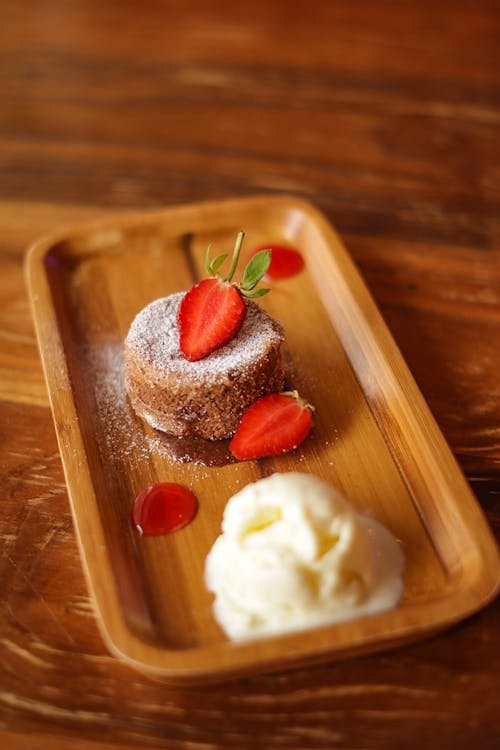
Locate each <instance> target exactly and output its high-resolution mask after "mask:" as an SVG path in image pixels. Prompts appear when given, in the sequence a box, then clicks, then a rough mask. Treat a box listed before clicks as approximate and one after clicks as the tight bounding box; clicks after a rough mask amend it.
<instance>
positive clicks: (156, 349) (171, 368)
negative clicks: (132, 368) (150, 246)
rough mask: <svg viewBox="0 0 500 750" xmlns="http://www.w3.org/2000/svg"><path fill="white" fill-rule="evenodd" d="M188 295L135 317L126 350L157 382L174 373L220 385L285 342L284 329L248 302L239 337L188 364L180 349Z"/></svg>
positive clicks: (157, 304) (173, 297) (176, 296)
mask: <svg viewBox="0 0 500 750" xmlns="http://www.w3.org/2000/svg"><path fill="white" fill-rule="evenodd" d="M184 294H185V292H177V293H176V294H171V295H169V296H168V297H162V298H160V299H157V300H154V302H151V303H150V304H149V305H147V306H146V307H145V308H143V309H142V310H141V311H140V312H139V313H138V315H137V316H136V317H135V319H134V321H133V322H132V325H131V326H130V330H129V333H128V335H127V338H126V342H125V344H126V347H127V348H128V349H129V351H131V352H132V353H133V356H134V358H135V359H136V360H139V361H142V362H143V363H144V365H145V366H146V367H147V369H148V370H149V371H150V373H151V376H152V377H153V378H155V379H156V378H158V379H162V378H163V377H166V376H167V375H168V374H171V373H172V372H175V373H178V374H179V376H180V377H184V378H186V377H187V378H189V380H190V381H191V382H192V381H193V380H199V381H200V382H204V383H212V382H215V381H217V380H218V379H219V378H220V377H221V376H225V375H226V374H227V373H228V372H239V371H242V370H244V369H245V368H247V367H248V366H249V365H250V364H251V363H252V362H254V361H255V360H256V359H258V358H260V357H261V356H263V354H265V352H266V351H267V350H268V348H269V346H270V345H273V344H277V343H281V342H282V341H283V339H284V336H283V331H282V329H281V326H280V325H279V324H278V323H276V321H274V320H273V319H272V318H271V317H270V316H269V315H268V314H267V313H266V312H265V311H264V310H262V308H260V307H259V306H258V305H256V304H255V302H251V301H247V302H246V304H247V314H246V316H245V320H244V321H243V325H242V327H241V329H240V331H239V332H238V333H237V335H236V336H235V337H234V338H233V339H232V340H231V341H229V342H228V343H227V344H225V346H223V347H221V348H220V349H217V350H216V351H214V352H212V354H209V355H208V356H207V357H204V358H203V359H200V360H198V361H196V362H190V361H189V360H187V359H186V358H185V357H184V356H183V354H182V352H181V350H180V347H179V330H178V326H177V311H178V309H179V305H180V303H181V300H182V298H183V296H184Z"/></svg>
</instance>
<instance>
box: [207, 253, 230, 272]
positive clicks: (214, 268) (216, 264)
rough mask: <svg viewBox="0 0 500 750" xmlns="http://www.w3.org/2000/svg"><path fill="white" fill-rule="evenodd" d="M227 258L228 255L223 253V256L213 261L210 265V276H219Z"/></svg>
mask: <svg viewBox="0 0 500 750" xmlns="http://www.w3.org/2000/svg"><path fill="white" fill-rule="evenodd" d="M226 258H227V253H223V254H222V255H218V256H217V257H216V258H214V259H213V261H212V262H211V263H210V271H209V275H210V276H217V271H218V270H219V268H220V267H221V266H222V264H223V263H224V261H225V260H226Z"/></svg>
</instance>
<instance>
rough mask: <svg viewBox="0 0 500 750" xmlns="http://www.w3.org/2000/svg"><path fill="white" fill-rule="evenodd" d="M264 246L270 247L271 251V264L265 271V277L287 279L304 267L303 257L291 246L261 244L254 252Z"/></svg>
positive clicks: (262, 248)
mask: <svg viewBox="0 0 500 750" xmlns="http://www.w3.org/2000/svg"><path fill="white" fill-rule="evenodd" d="M266 248H270V249H271V253H272V256H271V264H270V266H269V268H268V269H267V272H266V277H268V278H269V279H288V278H290V277H291V276H295V275H296V274H298V273H300V271H302V269H303V268H304V258H303V257H302V255H301V254H300V253H299V251H298V250H294V249H293V248H292V247H285V246H284V245H262V247H258V248H256V250H255V251H254V254H255V253H258V252H259V250H264V249H266Z"/></svg>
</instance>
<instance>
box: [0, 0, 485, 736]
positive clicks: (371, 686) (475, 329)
mask: <svg viewBox="0 0 500 750" xmlns="http://www.w3.org/2000/svg"><path fill="white" fill-rule="evenodd" d="M0 18H1V19H2V20H1V24H0V40H1V64H0V81H1V87H0V92H1V99H0V102H1V103H0V121H1V124H0V229H1V233H0V300H1V307H0V399H1V403H0V408H1V421H0V431H1V432H0V434H1V459H0V461H1V464H0V466H1V477H2V516H1V520H0V531H1V541H2V543H1V567H0V585H1V592H2V595H1V619H0V628H1V631H0V655H1V664H2V669H1V676H0V744H1V745H2V747H5V748H9V749H10V748H44V749H45V748H47V749H48V750H51V749H56V748H66V747H73V748H75V749H76V748H78V749H79V748H88V747H92V746H95V747H99V748H115V747H116V748H120V749H121V748H123V749H124V748H136V747H141V748H156V747H168V748H183V749H185V750H187V749H188V748H190V749H194V748H197V749H198V748H199V749H200V750H202V749H205V748H207V749H208V748H246V747H263V748H264V747H265V748H269V749H270V748H328V749H329V750H330V749H331V748H334V747H335V748H337V747H338V748H351V749H353V750H354V749H355V748H356V749H359V750H361V748H402V747H405V748H420V747H427V748H453V749H454V750H457V749H459V748H471V747H476V748H478V750H485V749H486V748H497V747H500V701H499V700H498V675H499V673H500V602H499V601H498V600H497V601H495V602H494V603H492V604H491V605H490V606H488V607H487V608H485V609H484V610H483V611H481V612H480V613H478V614H476V615H475V616H473V617H471V618H469V619H468V620H466V621H465V622H463V623H461V624H459V625H457V626H455V627H453V628H452V629H451V630H448V631H446V632H444V633H442V634H441V635H439V636H435V637H433V638H430V639H427V640H424V641H422V642H420V643H418V644H417V645H413V646H407V647H404V648H400V649H399V650H396V651H393V652H389V653H379V654H376V655H373V656H366V657H360V658H356V659H350V660H348V661H344V662H341V663H337V664H332V665H324V666H320V667H317V668H310V669H304V670H302V671H301V670H298V671H292V672H289V673H283V674H278V675H275V676H266V677H255V678H252V679H248V680H245V681H239V682H236V683H232V684H230V685H220V686H213V687H210V688H200V687H198V688H194V687H190V688H178V687H177V688H176V687H172V686H166V685H163V684H160V683H155V682H153V681H151V680H150V679H148V678H146V677H143V676H141V675H140V674H139V673H136V672H134V671H132V670H131V669H130V668H129V667H127V666H125V665H124V664H122V663H120V661H118V660H117V659H115V658H113V657H112V656H110V655H109V654H108V652H107V651H106V649H105V647H104V645H103V643H102V641H101V638H100V636H99V633H98V630H97V627H96V623H95V620H94V616H93V611H92V605H91V603H90V600H89V597H88V594H87V590H86V586H85V582H84V579H83V574H82V570H81V564H80V559H79V555H78V550H77V546H76V542H75V535H74V530H73V526H72V519H71V515H70V510H69V505H68V500H67V494H66V489H65V483H64V478H63V473H62V468H61V463H60V459H59V454H58V450H57V443H56V439H55V434H54V429H53V425H52V418H51V413H50V409H49V406H48V398H47V395H46V389H45V385H44V381H43V376H42V372H41V367H40V363H39V358H38V352H37V347H36V343H35V339H34V332H33V326H32V322H31V319H30V313H29V308H28V300H27V296H26V292H25V288H24V283H23V276H22V260H23V255H24V251H25V249H26V247H27V245H28V244H29V243H30V242H31V241H32V240H34V239H35V238H37V237H38V236H39V235H40V234H43V233H45V232H46V231H49V230H53V229H59V228H60V227H61V226H62V225H67V224H71V223H73V222H75V221H81V220H83V219H87V218H89V219H90V218H95V217H97V216H102V215H104V214H106V213H109V212H116V211H122V210H123V211H125V210H127V209H130V208H134V209H137V208H148V207H151V208H153V207H161V206H165V205H173V204H179V203H184V202H191V201H197V200H204V199H213V198H225V197H230V196H235V195H245V194H253V193H266V192H267V193H269V194H277V193H292V194H294V195H297V196H301V197H305V198H307V199H309V200H310V201H312V202H313V203H315V204H316V205H317V206H318V207H319V208H321V209H322V210H323V211H324V212H325V213H326V214H327V216H328V217H329V218H330V219H331V221H332V222H333V223H334V224H335V226H336V227H337V229H338V230H339V232H340V233H341V235H342V237H343V239H344V241H345V243H346V245H347V247H348V248H349V250H350V252H351V254H352V256H353V257H354V259H355V261H356V262H357V264H358V266H359V268H360V270H361V272H362V274H363V276H364V278H365V280H366V282H367V284H368V286H369V288H370V290H371V292H372V294H373V296H374V297H375V299H376V301H377V303H378V304H379V306H380V309H381V311H382V313H383V315H384V317H385V319H386V321H387V323H388V324H389V327H390V329H391V330H392V333H393V335H394V337H395V339H396V341H397V343H398V344H399V346H400V348H401V350H402V352H403V354H404V356H405V358H406V360H407V362H408V364H409V366H410V369H411V370H412V372H413V374H414V376H415V378H416V380H417V382H418V384H419V386H420V388H421V390H422V392H423V394H424V396H425V397H426V399H427V401H428V403H429V405H430V407H431V409H432V411H433V413H434V415H435V417H436V419H437V421H438V423H439V425H440V427H441V429H442V430H443V432H444V434H445V436H446V438H447V439H448V441H449V443H450V445H451V447H452V449H453V451H454V453H455V455H456V457H457V459H458V461H459V463H460V464H461V466H462V468H463V470H464V471H465V473H466V476H467V478H468V480H469V482H470V483H471V486H472V488H473V490H474V492H475V493H476V495H477V498H478V500H479V502H480V503H481V505H482V507H483V509H484V511H485V513H486V515H487V517H488V519H489V521H490V523H491V526H492V528H493V530H494V532H495V533H496V535H497V538H498V536H499V535H500V518H499V509H500V506H499V497H500V471H499V466H500V389H499V385H498V382H499V381H498V374H499V371H500V346H499V341H500V307H499V302H500V284H499V280H500V264H499V247H500V218H499V216H500V213H499V209H500V145H499V143H500V139H499V124H500V76H499V68H498V63H499V59H500V57H499V50H500V33H499V32H500V8H499V7H498V4H496V3H494V2H487V1H486V0H476V2H466V1H465V0H464V1H462V0H455V1H454V2H449V1H448V0H444V1H443V2H440V3H436V2H419V3H416V2H415V3H412V2H399V3H396V2H394V3H381V2H371V1H370V0H360V1H359V2H356V3H350V2H348V1H347V0H343V1H341V2H333V1H332V2H317V3H312V2H302V1H300V0H288V1H287V0H273V2H262V3H256V2H250V0H240V2H237V3H229V2H227V3H226V2H223V1H221V0H219V1H217V0H209V1H205V2H204V1H203V0H197V1H196V0H195V1H188V2H184V3H174V2H160V0H155V1H148V0H146V2H143V3H137V2H131V1H130V2H129V1H128V0H120V2H118V0H115V1H114V2H111V1H106V0H102V1H101V2H92V0H91V1H90V2H78V1H77V0H67V1H66V2H62V0H59V1H58V0H50V1H49V0H45V1H43V0H40V1H39V2H37V3H33V4H23V3H18V2H14V0H11V1H9V0H0Z"/></svg>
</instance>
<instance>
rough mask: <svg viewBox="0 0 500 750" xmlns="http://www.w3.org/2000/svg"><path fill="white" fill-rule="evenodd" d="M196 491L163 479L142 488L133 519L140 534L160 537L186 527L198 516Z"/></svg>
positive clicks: (136, 499)
mask: <svg viewBox="0 0 500 750" xmlns="http://www.w3.org/2000/svg"><path fill="white" fill-rule="evenodd" d="M197 509H198V503H197V501H196V498H195V496H194V495H193V493H192V492H191V491H190V490H188V489H187V487H183V486H182V485H180V484H175V483H174V482H159V483H158V484H153V485H151V486H150V487H146V489H144V490H142V492H140V493H139V494H138V495H137V497H136V498H135V500H134V503H133V506H132V522H133V524H134V527H135V529H136V530H137V531H138V532H139V534H144V535H145V536H158V535H160V534H169V533H170V532H172V531H177V530H178V529H182V528H183V526H186V525H187V524H188V523H189V522H190V521H192V520H193V518H194V517H195V515H196V511H197Z"/></svg>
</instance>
